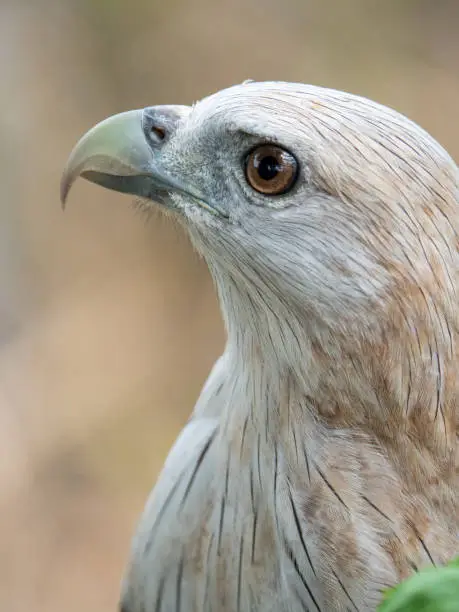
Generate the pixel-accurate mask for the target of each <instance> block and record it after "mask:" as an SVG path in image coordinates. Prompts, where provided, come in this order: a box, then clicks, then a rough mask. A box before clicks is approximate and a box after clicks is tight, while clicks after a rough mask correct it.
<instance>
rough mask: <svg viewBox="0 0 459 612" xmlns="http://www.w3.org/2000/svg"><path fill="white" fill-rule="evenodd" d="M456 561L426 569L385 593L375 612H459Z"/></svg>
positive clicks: (458, 578) (458, 568)
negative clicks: (444, 565)
mask: <svg viewBox="0 0 459 612" xmlns="http://www.w3.org/2000/svg"><path fill="white" fill-rule="evenodd" d="M458 611H459V558H456V559H454V560H453V561H452V562H451V563H449V564H448V565H447V566H446V567H429V568H427V569H424V570H422V571H420V572H417V573H416V574H414V575H413V576H411V577H410V578H408V579H407V580H405V581H404V582H402V583H401V584H399V585H398V586H396V587H394V588H391V589H386V590H385V591H384V597H383V601H382V603H381V604H380V606H379V607H378V612H458Z"/></svg>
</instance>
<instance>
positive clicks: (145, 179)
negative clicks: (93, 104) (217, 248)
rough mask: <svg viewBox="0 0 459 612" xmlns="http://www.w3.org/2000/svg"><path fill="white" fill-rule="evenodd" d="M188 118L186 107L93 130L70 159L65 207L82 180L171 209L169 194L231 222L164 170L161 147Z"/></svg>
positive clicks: (115, 119)
mask: <svg viewBox="0 0 459 612" xmlns="http://www.w3.org/2000/svg"><path fill="white" fill-rule="evenodd" d="M188 112H189V107H184V106H162V107H161V106H158V107H152V108H146V109H143V110H132V111H128V112H125V113H120V114H118V115H114V116H112V117H109V118H108V119H105V120H104V121H101V122H100V123H98V124H97V125H96V126H94V127H93V128H92V129H90V130H89V131H88V132H87V133H86V134H85V135H84V136H83V137H82V138H81V139H80V141H79V142H78V143H77V144H76V146H75V148H74V149H73V151H72V153H71V154H70V157H69V160H68V162H67V165H66V168H65V170H64V173H63V176H62V180H61V202H62V207H63V208H64V207H65V203H66V201H67V197H68V194H69V191H70V189H71V187H72V185H73V184H74V182H75V181H76V179H77V178H78V177H79V176H81V177H83V178H85V179H86V180H88V181H91V182H92V183H96V184H97V185H101V186H102V187H106V188H107V189H112V190H114V191H119V192H122V193H128V194H132V195H136V196H139V197H142V198H147V199H150V200H155V201H157V202H160V203H163V204H166V205H169V206H170V205H171V201H170V197H169V195H170V193H172V192H178V193H182V194H184V195H187V196H188V197H190V198H191V199H192V200H193V201H194V203H197V204H198V205H200V206H201V207H202V208H205V209H207V210H208V211H210V212H212V213H213V214H216V215H220V216H225V217H226V216H227V215H226V214H225V213H224V211H222V210H221V209H220V207H218V206H214V205H213V204H210V203H208V202H207V201H206V199H205V198H204V196H203V195H202V194H201V193H199V192H198V191H197V190H196V189H194V188H193V187H191V186H189V185H185V184H183V183H182V182H181V180H180V179H179V178H176V177H173V176H171V175H170V174H169V173H168V172H167V170H165V169H164V168H162V166H161V162H160V159H161V147H162V146H163V145H164V142H166V141H167V139H168V138H169V137H170V136H171V135H172V133H173V131H174V130H175V127H176V125H177V124H178V123H179V121H180V120H181V119H182V118H183V117H184V116H186V114H187V113H188Z"/></svg>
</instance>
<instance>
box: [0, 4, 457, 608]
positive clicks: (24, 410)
mask: <svg viewBox="0 0 459 612" xmlns="http://www.w3.org/2000/svg"><path fill="white" fill-rule="evenodd" d="M458 31H459V2H458V1H457V0H450V1H447V0H438V1H437V2H432V1H431V0H404V1H403V2H401V1H400V0H386V1H385V2H381V1H380V0H335V1H333V0H315V1H313V0H309V1H308V0H283V1H282V2H280V1H278V0H231V1H227V2H218V1H216V0H197V1H186V0H169V2H165V1H164V2H159V1H158V0H129V2H128V1H127V0H23V1H21V0H11V2H8V1H7V0H0V287H1V291H0V479H1V480H0V482H1V497H0V530H1V532H0V610H2V612H3V611H5V612H6V611H8V612H26V611H27V612H30V611H31V610H34V611H38V612H45V611H46V612H62V611H63V610H65V611H66V612H73V611H75V612H77V611H78V612H81V611H82V610H84V611H85V612H109V611H114V610H115V607H116V603H117V599H118V589H119V581H120V577H121V574H122V570H123V566H124V563H125V561H126V557H127V551H128V546H129V540H130V537H131V534H132V531H133V529H134V525H135V522H136V519H137V517H138V515H139V513H140V511H141V509H142V506H143V503H144V501H145V498H146V496H147V493H148V492H149V490H150V488H151V486H152V484H153V482H154V480H155V477H156V475H157V473H158V470H159V469H160V467H161V464H162V461H163V459H164V457H165V454H166V452H167V450H168V448H169V446H170V444H171V443H172V441H173V439H174V437H175V436H176V434H177V432H178V430H179V428H180V427H181V425H182V424H183V422H184V420H185V419H186V418H187V416H188V414H189V412H190V410H191V408H192V405H193V403H194V401H195V399H196V396H197V394H198V392H199V389H200V386H201V385H202V383H203V381H204V379H205V377H206V375H207V373H208V371H209V369H210V367H211V365H212V363H213V361H214V359H215V358H216V357H217V356H218V354H219V352H220V351H221V349H222V346H223V341H224V335H223V330H222V327H221V322H220V318H219V313H218V307H217V304H216V300H215V296H214V293H213V289H212V285H211V283H210V280H209V277H208V274H207V271H206V269H205V266H204V265H203V264H202V262H200V261H199V260H198V259H197V257H196V256H195V255H194V254H193V253H192V251H191V249H190V246H189V245H188V242H187V240H186V238H185V237H184V236H182V235H181V234H180V232H179V231H178V230H177V229H176V228H172V227H171V226H170V225H169V224H168V222H167V221H166V220H163V221H161V220H158V219H154V221H152V222H146V220H145V219H144V218H143V217H142V215H141V214H140V213H135V212H134V210H133V209H132V207H131V206H129V204H130V199H129V198H128V197H123V196H120V195H118V194H115V193H109V192H105V191H103V190H102V189H100V188H97V187H95V186H92V185H89V184H85V183H84V181H82V182H80V183H79V184H77V186H76V188H75V189H74V191H73V192H72V194H71V197H70V204H69V208H68V210H67V211H66V213H65V214H63V213H62V211H61V210H60V206H59V201H58V196H59V179H60V173H61V170H62V168H63V166H64V164H65V161H66V158H67V155H68V153H69V152H70V150H71V148H72V146H73V145H74V143H75V142H76V140H77V139H78V138H79V137H80V136H81V134H82V133H83V132H84V131H86V130H87V129H88V128H89V127H90V126H92V125H93V124H94V123H96V122H97V121H99V120H100V119H102V118H104V117H105V116H107V115H110V114H112V113H115V112H119V111H122V110H127V109H129V108H135V107H142V106H146V105H153V104H164V103H182V104H186V103H190V102H193V101H195V100H196V99H199V98H201V97H203V96H205V95H206V94H209V93H211V92H213V91H214V90H217V89H221V88H223V87H225V86H228V85H231V84H234V83H236V82H241V81H242V80H244V79H246V78H253V79H257V80H264V79H282V80H292V81H293V80H296V81H305V82H312V83H316V84H321V85H327V86H331V87H335V88H340V89H346V90H349V91H353V92H355V93H360V94H363V95H366V96H369V97H371V98H374V99H377V100H378V101H380V102H383V103H386V104H388V105H390V106H393V107H396V108H397V109H399V110H400V111H402V112H404V113H406V114H408V115H409V116H410V117H412V118H413V119H415V120H416V121H418V122H419V123H421V124H422V125H423V126H424V127H426V128H427V129H428V130H429V131H430V132H431V133H432V134H433V135H434V136H435V137H437V138H438V139H439V140H440V142H441V143H442V144H443V145H445V146H446V148H448V149H449V151H450V152H451V153H452V155H453V156H455V157H456V159H458V157H459V156H458V154H459V122H458V121H457V109H458V108H459V70H458V66H459V37H458V36H457V32H458Z"/></svg>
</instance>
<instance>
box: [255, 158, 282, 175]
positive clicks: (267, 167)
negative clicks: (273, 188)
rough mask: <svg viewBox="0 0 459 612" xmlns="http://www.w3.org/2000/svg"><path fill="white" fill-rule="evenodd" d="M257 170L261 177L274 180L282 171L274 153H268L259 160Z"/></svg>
mask: <svg viewBox="0 0 459 612" xmlns="http://www.w3.org/2000/svg"><path fill="white" fill-rule="evenodd" d="M257 170H258V175H259V177H260V178H261V179H263V180H264V181H272V179H273V178H275V177H276V176H277V175H278V173H279V171H280V167H279V162H278V160H277V159H276V158H275V157H273V156H272V155H267V156H266V157H263V158H262V159H261V160H260V161H259V163H258V168H257Z"/></svg>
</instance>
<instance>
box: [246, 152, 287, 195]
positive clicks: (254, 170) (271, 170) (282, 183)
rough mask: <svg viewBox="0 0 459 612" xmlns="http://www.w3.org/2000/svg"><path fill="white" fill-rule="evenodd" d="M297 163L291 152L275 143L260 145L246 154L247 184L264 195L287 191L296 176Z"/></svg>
mask: <svg viewBox="0 0 459 612" xmlns="http://www.w3.org/2000/svg"><path fill="white" fill-rule="evenodd" d="M297 170H298V164H297V162H296V159H295V158H294V157H293V155H292V154H291V153H289V152H288V151H286V150H285V149H282V148H281V147H278V146H277V145H261V146H259V147H257V148H256V149H253V151H251V152H250V153H249V155H248V156H247V160H246V166H245V173H246V177H247V181H248V183H249V185H250V186H251V187H252V188H253V189H255V190H256V191H258V192H260V193H263V194H264V195H280V194H282V193H285V192H286V191H288V190H289V189H290V188H291V187H292V186H293V184H294V182H295V179H296V176H297Z"/></svg>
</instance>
